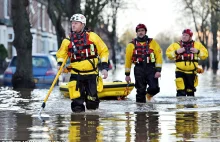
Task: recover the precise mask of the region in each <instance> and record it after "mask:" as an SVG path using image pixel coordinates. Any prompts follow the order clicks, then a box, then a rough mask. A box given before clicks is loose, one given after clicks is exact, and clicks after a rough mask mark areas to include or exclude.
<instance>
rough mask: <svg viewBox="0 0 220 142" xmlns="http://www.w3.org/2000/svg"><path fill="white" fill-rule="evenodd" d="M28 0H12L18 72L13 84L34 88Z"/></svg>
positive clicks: (13, 78) (15, 86)
mask: <svg viewBox="0 0 220 142" xmlns="http://www.w3.org/2000/svg"><path fill="white" fill-rule="evenodd" d="M28 5H29V1H28V0H12V3H11V7H12V20H13V29H14V34H15V38H14V41H13V45H14V47H15V49H16V51H17V65H16V72H15V74H14V75H13V77H12V85H13V87H14V89H17V88H34V87H35V83H34V80H33V74H32V60H30V59H32V34H31V32H30V22H29V17H28V13H27V11H26V8H27V6H28Z"/></svg>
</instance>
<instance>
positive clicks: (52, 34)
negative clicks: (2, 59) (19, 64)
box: [0, 0, 71, 58]
mask: <svg viewBox="0 0 220 142" xmlns="http://www.w3.org/2000/svg"><path fill="white" fill-rule="evenodd" d="M11 1H12V0H0V44H4V46H5V47H6V49H7V50H8V55H9V58H11V57H12V56H13V55H16V50H15V48H14V47H13V44H12V42H13V40H14V31H13V27H12V21H11ZM27 11H28V13H29V19H30V24H31V33H32V36H33V41H32V53H49V51H51V50H57V49H58V45H57V37H56V31H55V28H54V26H53V24H52V22H51V20H50V18H49V16H48V14H47V7H46V4H45V3H40V2H38V1H37V0H29V6H28V7H27ZM62 25H63V27H64V30H65V31H66V34H68V31H69V29H70V26H71V25H70V22H69V18H67V17H63V23H62Z"/></svg>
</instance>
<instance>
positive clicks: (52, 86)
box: [42, 56, 68, 108]
mask: <svg viewBox="0 0 220 142" xmlns="http://www.w3.org/2000/svg"><path fill="white" fill-rule="evenodd" d="M67 59H68V56H66V58H65V59H64V61H63V63H62V65H61V66H60V69H59V71H58V73H57V75H56V77H55V79H54V81H53V83H52V85H51V87H50V90H49V91H48V93H47V96H46V98H45V99H44V102H43V104H42V107H43V108H44V107H45V103H46V101H47V100H48V98H49V96H50V93H51V92H52V90H53V88H54V85H55V83H56V82H57V79H58V77H59V75H60V74H61V72H62V70H63V67H64V65H65V64H66V61H67Z"/></svg>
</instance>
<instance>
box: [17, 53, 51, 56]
mask: <svg viewBox="0 0 220 142" xmlns="http://www.w3.org/2000/svg"><path fill="white" fill-rule="evenodd" d="M16 56H17V55H15V56H13V57H16ZM32 56H51V54H49V53H48V54H45V53H34V54H32Z"/></svg>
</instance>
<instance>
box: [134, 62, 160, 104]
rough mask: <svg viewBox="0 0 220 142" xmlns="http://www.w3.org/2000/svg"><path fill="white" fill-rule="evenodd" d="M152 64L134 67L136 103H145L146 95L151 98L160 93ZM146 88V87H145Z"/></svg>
mask: <svg viewBox="0 0 220 142" xmlns="http://www.w3.org/2000/svg"><path fill="white" fill-rule="evenodd" d="M155 73H156V69H155V65H154V64H136V65H135V67H134V77H135V88H136V89H137V94H136V102H140V103H146V93H148V94H149V95H151V96H154V95H156V94H157V93H159V92H160V88H159V83H158V78H155V77H154V76H155ZM147 86H148V87H147Z"/></svg>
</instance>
